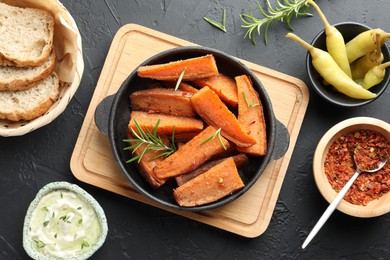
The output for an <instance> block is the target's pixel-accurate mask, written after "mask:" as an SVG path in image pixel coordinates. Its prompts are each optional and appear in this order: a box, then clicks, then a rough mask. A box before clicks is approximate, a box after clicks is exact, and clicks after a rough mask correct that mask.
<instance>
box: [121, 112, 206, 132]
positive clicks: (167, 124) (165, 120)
mask: <svg viewBox="0 0 390 260" xmlns="http://www.w3.org/2000/svg"><path fill="white" fill-rule="evenodd" d="M159 120H160V121H159ZM134 121H137V123H138V125H139V126H140V127H141V128H142V129H143V130H144V131H146V130H149V131H150V132H153V129H154V127H155V126H156V124H157V122H158V121H159V125H158V129H157V132H156V133H157V135H171V134H172V131H173V128H175V134H181V133H194V132H201V131H202V130H203V128H204V123H203V121H202V120H200V119H197V118H192V117H179V116H170V115H163V114H150V113H147V112H142V111H133V112H131V114H130V122H129V125H128V127H129V130H130V129H131V128H132V129H134V130H136V129H137V128H136V125H135V122H134Z"/></svg>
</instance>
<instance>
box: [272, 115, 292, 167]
mask: <svg viewBox="0 0 390 260" xmlns="http://www.w3.org/2000/svg"><path fill="white" fill-rule="evenodd" d="M275 122H276V131H275V133H276V137H277V138H275V144H274V150H273V152H272V159H273V160H278V159H280V158H282V157H283V156H284V154H285V153H286V152H287V149H288V147H289V145H290V134H289V133H288V130H287V128H286V127H285V126H284V125H283V124H282V123H281V122H280V121H279V120H278V119H276V120H275Z"/></svg>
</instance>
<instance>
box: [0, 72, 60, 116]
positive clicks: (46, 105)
mask: <svg viewBox="0 0 390 260" xmlns="http://www.w3.org/2000/svg"><path fill="white" fill-rule="evenodd" d="M49 77H53V80H54V88H55V94H54V95H48V96H47V98H46V99H45V100H42V101H41V102H39V104H37V105H36V106H35V107H32V108H30V109H26V110H23V109H20V108H14V109H13V110H12V111H4V110H2V109H1V108H0V119H7V120H10V121H20V120H33V119H35V118H37V117H40V116H42V115H43V114H44V113H46V112H47V111H48V110H49V109H50V107H51V106H52V105H53V103H54V102H55V101H56V99H57V98H58V96H59V92H60V84H59V79H58V76H57V74H56V73H55V72H53V73H52V74H51V75H50V76H49ZM44 81H45V79H43V80H41V81H39V83H38V84H37V85H36V86H35V87H39V84H41V83H43V82H44ZM27 91H29V90H27ZM10 92H13V91H10ZM2 93H3V92H0V95H1V94H2ZM14 93H17V92H14Z"/></svg>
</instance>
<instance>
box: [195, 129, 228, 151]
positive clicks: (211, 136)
mask: <svg viewBox="0 0 390 260" xmlns="http://www.w3.org/2000/svg"><path fill="white" fill-rule="evenodd" d="M216 136H218V141H219V143H220V144H221V146H222V147H223V149H224V150H226V149H227V148H226V146H225V145H224V144H223V142H222V137H221V128H218V130H217V131H215V133H214V134H212V135H210V136H209V137H207V138H206V139H205V140H204V141H203V142H201V143H200V144H204V143H207V142H208V141H210V140H213V139H214V138H215V137H216Z"/></svg>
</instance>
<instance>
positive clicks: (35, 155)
mask: <svg viewBox="0 0 390 260" xmlns="http://www.w3.org/2000/svg"><path fill="white" fill-rule="evenodd" d="M270 2H271V3H272V4H274V3H275V1H270ZM317 3H318V4H319V5H320V7H321V8H322V10H323V11H324V13H325V14H326V15H327V17H328V20H329V21H330V22H331V23H338V22H342V21H356V22H361V23H365V24H367V25H369V26H371V27H380V28H382V29H384V30H385V31H390V25H389V23H388V11H389V10H390V1H388V0H375V1H365V0H343V1H341V0H330V1H327V0H319V1H317ZM63 4H64V5H65V7H66V8H68V10H69V11H70V12H71V14H72V15H73V17H74V19H75V20H76V22H77V24H78V27H79V30H80V32H81V35H82V38H83V51H84V60H85V71H84V75H83V79H82V82H81V85H80V88H79V89H78V91H77V93H76V94H75V96H74V98H73V99H72V101H71V103H70V104H69V106H68V107H67V109H66V110H65V112H64V113H63V114H62V115H60V116H59V117H58V118H57V119H56V120H54V121H53V122H52V123H51V124H50V125H48V126H45V127H43V128H41V129H38V130H36V131H34V132H32V133H30V134H27V135H25V136H21V137H9V138H3V137H0V208H1V214H0V259H28V257H27V255H26V253H25V252H24V250H23V247H22V227H23V219H24V215H25V213H26V210H27V207H28V205H29V203H30V202H31V201H32V200H33V198H34V196H35V194H36V193H37V191H38V190H39V189H40V188H41V187H42V186H44V185H45V184H47V183H49V182H53V181H69V182H72V183H76V184H78V185H79V186H81V187H82V188H84V189H86V190H87V191H88V192H89V193H91V194H92V195H93V196H94V197H95V198H96V199H97V200H98V201H99V203H100V204H101V206H102V207H103V208H104V210H105V212H106V214H107V218H108V225H109V234H108V237H107V240H106V242H105V244H104V245H103V247H102V248H101V249H100V250H99V251H98V252H97V253H96V254H95V255H94V256H93V257H92V259H389V258H390V228H389V227H390V225H389V224H390V216H389V214H387V215H384V216H382V217H377V218H372V219H358V218H353V217H350V216H347V215H345V214H343V213H340V212H335V213H334V214H333V216H332V217H331V218H330V219H329V220H328V222H327V223H326V224H325V226H324V227H323V228H322V230H321V231H320V233H319V234H318V235H317V236H316V238H315V239H314V241H313V242H312V244H311V245H310V246H309V247H308V248H307V249H306V250H305V251H303V250H301V249H300V247H301V244H302V242H303V240H304V239H305V238H306V236H307V234H308V232H309V230H310V228H311V227H313V225H314V224H315V223H316V221H317V219H318V218H319V217H320V215H321V214H322V213H323V211H324V210H325V208H326V207H327V203H326V202H325V200H324V199H323V198H322V196H321V195H320V193H319V192H318V190H317V188H316V186H315V183H314V180H313V177H312V169H311V166H312V157H313V152H314V149H315V147H316V145H317V143H318V141H319V139H320V138H321V136H322V135H323V134H324V133H325V132H326V131H327V130H328V129H329V128H330V127H331V126H333V125H334V124H336V123H338V122H340V121H342V120H344V119H347V118H350V117H354V116H371V117H376V118H379V119H382V120H385V121H387V122H390V106H389V98H390V88H388V89H387V91H386V92H385V93H384V94H383V95H382V96H381V97H380V98H379V99H378V100H376V101H374V102H372V103H370V104H368V105H366V106H363V107H360V108H353V109H343V108H340V107H335V106H332V105H330V104H328V103H326V102H325V101H323V100H321V99H320V98H319V97H318V96H317V95H316V94H315V93H314V92H313V91H312V90H311V89H310V86H309V89H310V93H311V94H310V95H311V96H310V103H309V107H308V110H307V113H306V116H305V120H304V122H303V125H302V129H301V132H300V135H299V138H298V141H297V144H296V147H295V150H294V153H293V156H292V159H291V163H290V165H289V168H288V171H287V174H286V177H285V180H284V182H283V186H282V189H281V192H280V196H279V198H278V201H277V204H276V207H275V211H274V213H273V216H272V219H271V223H270V225H269V227H268V229H267V230H266V231H265V233H264V234H262V235H261V236H259V237H257V238H254V239H248V238H243V237H240V236H237V235H234V234H231V233H228V232H225V231H222V230H219V229H216V228H213V227H210V226H207V225H204V224H201V223H198V222H195V221H192V220H189V219H186V218H184V217H180V216H177V215H174V214H171V213H168V212H165V211H162V210H159V209H156V208H153V207H151V206H148V205H144V204H142V203H139V202H136V201H133V200H131V199H127V198H124V197H121V196H119V195H116V194H113V193H110V192H108V191H105V190H102V189H98V188H95V187H92V186H90V185H87V184H84V183H81V182H79V181H78V180H76V179H75V178H74V177H73V175H72V173H71V171H70V166H69V163H70V157H71V154H72V151H73V147H74V145H75V143H76V140H77V136H78V133H79V130H80V128H81V125H82V122H83V120H84V116H85V113H86V111H87V108H88V105H89V102H90V100H91V97H92V94H93V91H94V88H95V86H96V83H97V80H98V77H99V75H100V72H101V69H102V67H103V64H104V60H105V57H106V54H107V52H108V49H109V47H110V44H111V41H112V39H113V37H114V35H115V33H116V32H117V30H118V29H119V28H120V27H121V26H123V25H125V24H127V23H137V24H141V25H143V26H146V27H150V28H152V29H155V30H158V31H161V32H164V33H167V34H170V35H174V36H176V37H179V38H182V39H185V40H188V41H191V42H194V43H197V44H200V45H203V46H207V47H212V48H216V49H219V50H221V51H224V52H226V53H229V54H231V55H233V56H236V57H239V58H242V59H246V60H248V61H251V62H254V63H257V64H260V65H263V66H265V67H269V68H271V69H275V70H278V71H281V72H283V73H286V74H290V75H292V76H294V77H297V78H300V79H302V80H303V81H304V82H306V83H307V84H308V77H307V75H306V72H305V56H306V51H305V50H304V49H303V48H302V47H301V46H298V45H297V44H296V43H294V42H293V41H291V40H288V39H286V38H285V37H284V36H285V34H286V33H287V32H288V31H289V29H288V28H287V27H286V26H285V25H284V24H281V23H275V24H274V25H273V26H271V27H270V29H269V37H268V41H269V43H268V45H267V46H266V45H264V44H263V42H262V38H261V37H259V38H257V45H256V46H254V45H253V44H252V43H251V42H250V41H249V40H248V39H245V40H244V39H243V36H244V34H245V30H244V29H242V28H241V21H240V18H239V14H240V13H242V12H248V11H249V8H250V7H253V8H255V7H256V3H255V1H247V0H245V1H244V0H225V1H218V0H213V1H206V0H201V1H189V0H186V1H180V0H172V1H169V0H166V1H155V0H96V1H92V0H84V1H77V0H64V1H63ZM260 4H261V5H262V6H265V2H264V1H260ZM222 8H226V11H227V30H228V32H227V33H224V32H222V31H220V30H218V29H216V28H214V27H212V26H210V25H209V24H208V23H206V22H205V21H204V20H203V19H202V17H204V16H207V17H209V18H212V19H215V20H219V19H220V18H221V17H222ZM254 14H256V15H258V11H257V10H254ZM313 14H314V17H311V18H299V19H298V20H297V19H293V21H292V25H293V27H294V29H295V33H297V34H298V35H299V36H301V37H302V38H303V39H306V40H308V41H309V40H311V39H312V38H314V36H315V35H316V34H317V33H318V32H319V31H320V30H322V28H323V25H322V23H321V21H320V20H319V17H318V15H317V14H316V13H315V12H313ZM275 87H277V86H275Z"/></svg>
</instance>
